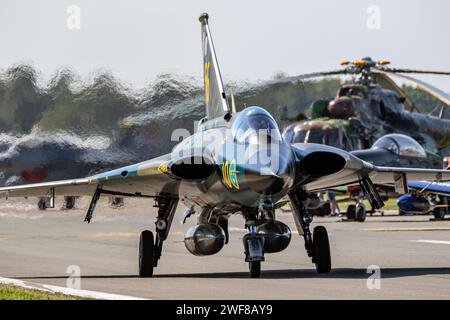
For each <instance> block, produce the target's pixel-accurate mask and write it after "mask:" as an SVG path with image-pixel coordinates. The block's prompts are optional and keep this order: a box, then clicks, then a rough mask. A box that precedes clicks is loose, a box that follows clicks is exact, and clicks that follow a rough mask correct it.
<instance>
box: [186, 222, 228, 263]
mask: <svg viewBox="0 0 450 320" xmlns="http://www.w3.org/2000/svg"><path fill="white" fill-rule="evenodd" d="M224 244H225V232H224V231H223V229H222V228H221V227H220V226H218V225H217V224H212V223H203V224H198V225H195V226H192V227H190V228H189V229H188V231H187V232H186V235H185V237H184V245H185V246H186V249H188V251H189V252H190V253H192V254H193V255H195V256H209V255H213V254H216V253H217V252H219V251H220V250H221V249H222V248H223V246H224Z"/></svg>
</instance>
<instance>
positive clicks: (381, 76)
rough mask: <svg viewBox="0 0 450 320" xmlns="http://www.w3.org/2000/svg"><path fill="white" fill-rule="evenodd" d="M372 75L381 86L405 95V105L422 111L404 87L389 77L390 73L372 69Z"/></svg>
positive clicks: (409, 108)
mask: <svg viewBox="0 0 450 320" xmlns="http://www.w3.org/2000/svg"><path fill="white" fill-rule="evenodd" d="M372 75H373V77H374V78H375V82H376V83H378V84H379V85H380V86H381V87H383V88H386V89H390V90H392V91H394V92H396V93H397V94H398V95H399V96H401V97H404V98H405V102H404V105H405V107H406V108H407V109H408V110H411V111H418V112H420V110H419V109H418V108H417V107H416V106H415V105H414V103H413V102H412V101H411V99H410V98H408V96H407V95H406V94H405V92H404V91H403V90H402V88H400V87H399V86H398V85H397V84H396V83H395V82H394V80H392V79H391V78H390V77H389V75H390V74H387V73H385V72H381V71H372Z"/></svg>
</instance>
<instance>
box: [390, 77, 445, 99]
mask: <svg viewBox="0 0 450 320" xmlns="http://www.w3.org/2000/svg"><path fill="white" fill-rule="evenodd" d="M390 75H392V76H394V77H397V78H400V79H402V80H404V81H406V82H410V83H413V84H415V85H416V86H417V87H418V88H419V89H421V90H423V91H425V92H427V93H428V94H430V95H431V96H433V97H434V98H436V99H437V100H439V101H440V102H442V103H444V104H445V105H446V106H448V107H450V95H449V94H448V93H445V92H444V91H442V90H440V89H438V88H436V87H434V86H432V85H431V84H428V83H426V82H424V81H421V80H419V79H415V78H412V77H410V76H405V75H401V74H396V73H393V74H390Z"/></svg>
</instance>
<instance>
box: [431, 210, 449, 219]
mask: <svg viewBox="0 0 450 320" xmlns="http://www.w3.org/2000/svg"><path fill="white" fill-rule="evenodd" d="M446 211H447V210H446V208H436V209H434V210H433V216H434V218H435V219H436V220H443V219H445V214H446V213H447V212H446Z"/></svg>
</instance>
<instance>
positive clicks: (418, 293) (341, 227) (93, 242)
mask: <svg viewBox="0 0 450 320" xmlns="http://www.w3.org/2000/svg"><path fill="white" fill-rule="evenodd" d="M59 203H60V202H59ZM87 205H88V199H82V201H80V202H79V203H78V204H77V207H78V209H75V210H71V211H61V210H58V209H49V210H47V211H46V212H42V211H38V210H37V209H36V200H35V199H29V200H12V199H10V200H8V201H6V200H3V199H2V200H1V202H0V277H9V278H17V279H22V280H25V281H30V282H37V283H43V284H52V285H58V286H65V285H66V281H67V277H68V274H67V273H66V270H67V268H68V266H70V265H77V266H79V267H80V269H81V277H82V278H81V289H85V290H94V291H101V292H107V293H114V294H121V295H130V296H135V297H144V298H150V299H449V298H450V222H446V221H444V222H430V221H429V219H430V217H431V216H416V217H411V216H410V217H399V216H396V215H395V213H392V215H388V216H384V217H381V216H379V215H378V216H374V217H369V218H368V220H367V221H366V222H365V223H357V222H342V221H341V220H342V218H328V217H327V218H316V219H315V221H314V223H313V226H316V225H319V224H320V225H324V226H326V227H327V229H328V232H329V233H330V242H331V250H332V262H333V271H332V272H331V273H330V274H327V275H319V274H317V273H316V272H315V269H314V266H313V265H312V263H311V262H310V260H309V258H308V257H307V255H306V252H305V250H304V243H303V239H302V238H301V237H300V236H299V235H298V234H297V233H295V234H293V238H292V241H291V244H290V246H289V247H288V249H287V250H285V251H284V252H281V253H277V254H271V255H266V261H265V262H263V264H262V270H263V272H262V277H261V279H250V278H249V275H248V265H247V263H245V262H244V257H243V246H242V240H241V238H242V236H243V235H244V232H245V231H244V230H242V226H243V220H242V218H241V217H240V216H236V217H232V218H231V220H230V227H231V234H230V236H231V240H230V243H229V244H228V245H227V246H225V248H224V249H223V250H222V251H221V252H219V254H217V255H215V256H211V257H195V256H192V255H191V254H189V253H188V252H187V250H186V249H185V247H184V244H183V241H182V240H183V235H184V232H185V231H186V230H187V228H188V227H189V226H190V225H192V224H194V223H195V220H196V219H195V217H191V219H189V220H188V222H187V223H186V225H180V222H179V221H180V215H181V212H182V211H183V210H184V208H183V207H182V206H180V208H179V210H178V212H177V215H176V217H175V220H174V224H173V228H172V230H171V234H170V236H169V239H168V240H167V241H166V242H165V247H164V250H163V256H162V259H161V260H160V264H159V266H158V268H157V269H156V270H155V276H154V278H150V279H140V278H139V277H137V246H138V240H139V233H140V231H142V230H144V229H148V228H151V229H153V228H154V220H155V215H156V209H155V208H153V207H152V205H153V201H152V200H126V206H125V207H123V208H120V209H112V208H109V207H108V205H107V203H106V200H102V201H101V202H100V203H99V206H98V208H97V210H96V212H95V215H94V219H93V221H92V222H91V224H89V225H88V224H86V223H83V218H84V214H85V208H86V207H87ZM278 218H279V219H280V220H282V221H284V222H287V223H288V224H289V226H291V229H292V230H293V231H294V230H295V228H294V225H293V221H292V217H291V214H290V213H282V212H280V213H278ZM370 265H377V266H379V267H380V268H381V282H380V284H381V288H380V289H372V290H370V289H368V287H367V279H368V277H369V276H370V274H368V273H367V267H368V266H370ZM371 283H373V282H371Z"/></svg>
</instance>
